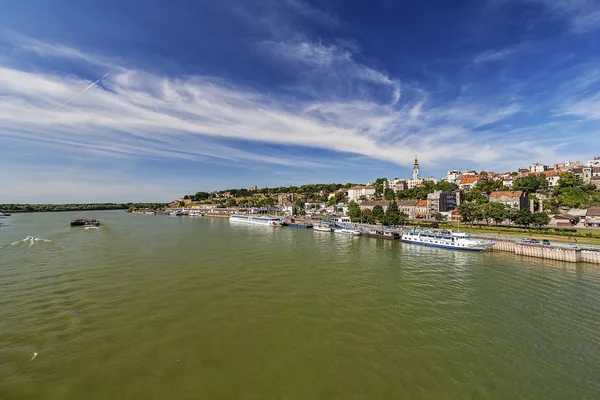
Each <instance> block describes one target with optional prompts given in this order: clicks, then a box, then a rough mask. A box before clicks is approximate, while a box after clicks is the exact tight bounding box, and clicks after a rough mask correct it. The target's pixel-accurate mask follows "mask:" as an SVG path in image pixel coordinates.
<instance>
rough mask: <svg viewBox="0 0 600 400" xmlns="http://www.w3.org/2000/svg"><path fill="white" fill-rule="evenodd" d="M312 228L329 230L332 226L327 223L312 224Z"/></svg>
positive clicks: (320, 230)
mask: <svg viewBox="0 0 600 400" xmlns="http://www.w3.org/2000/svg"><path fill="white" fill-rule="evenodd" d="M313 229H314V230H315V231H319V232H331V230H332V228H331V225H329V224H314V225H313Z"/></svg>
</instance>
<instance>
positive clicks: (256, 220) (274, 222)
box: [229, 215, 282, 226]
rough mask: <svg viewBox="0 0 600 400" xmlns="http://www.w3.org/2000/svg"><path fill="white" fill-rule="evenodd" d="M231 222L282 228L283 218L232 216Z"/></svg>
mask: <svg viewBox="0 0 600 400" xmlns="http://www.w3.org/2000/svg"><path fill="white" fill-rule="evenodd" d="M229 222H241V223H244V224H255V225H268V226H281V223H282V222H281V218H277V217H254V216H251V215H232V216H230V217H229Z"/></svg>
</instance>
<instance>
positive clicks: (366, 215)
mask: <svg viewBox="0 0 600 400" xmlns="http://www.w3.org/2000/svg"><path fill="white" fill-rule="evenodd" d="M362 214H363V215H362V222H364V223H366V224H374V223H375V218H374V217H373V212H372V211H371V210H369V209H368V208H367V209H366V210H363V213H362Z"/></svg>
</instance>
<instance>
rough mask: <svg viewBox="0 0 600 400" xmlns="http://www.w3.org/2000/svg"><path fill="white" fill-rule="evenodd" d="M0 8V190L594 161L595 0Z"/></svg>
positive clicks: (235, 1) (56, 196)
mask: <svg viewBox="0 0 600 400" xmlns="http://www.w3.org/2000/svg"><path fill="white" fill-rule="evenodd" d="M0 6H1V8H2V12H1V13H0V135H1V136H2V138H1V142H0V167H1V168H0V203H4V202H33V203H41V202H66V201H70V202H75V201H81V202H83V201H146V200H147V201H168V200H171V199H173V198H175V197H179V196H180V195H182V194H185V193H188V192H196V191H199V190H204V191H210V190H217V189H224V188H229V187H249V186H252V185H254V184H257V185H259V186H265V185H267V186H279V185H288V184H296V185H298V184H302V183H311V182H347V181H354V182H369V181H373V180H375V179H376V178H378V177H383V176H385V177H390V178H393V177H401V176H409V175H410V169H411V167H412V162H413V159H414V155H415V154H418V155H419V159H420V161H421V171H422V174H423V175H436V176H438V177H439V176H443V175H444V174H445V171H446V170H448V169H454V168H459V169H462V168H475V169H477V170H480V169H485V170H494V171H507V170H514V169H516V168H518V167H520V166H526V165H528V164H529V163H531V162H544V163H547V164H551V163H555V162H559V161H564V160H567V159H569V160H580V161H586V160H588V159H591V158H592V157H593V156H598V155H600V122H599V121H600V91H599V89H600V3H599V2H598V1H596V0H477V1H475V0H473V1H452V2H449V1H444V0H436V1H434V0H423V1H419V2H409V1H399V0H398V1H393V0H378V1H370V2H365V1H349V0H312V1H309V0H255V1H250V0H246V1H243V0H220V1H205V0H200V1H172V2H165V1H157V0H144V1H138V0H129V1H114V0H109V1H103V2H87V1H78V0H63V1H46V0H29V1H20V2H15V1H2V0H0ZM102 77H104V78H102ZM101 78H102V79H101ZM99 79H100V81H98V80H99ZM97 81H98V82H97Z"/></svg>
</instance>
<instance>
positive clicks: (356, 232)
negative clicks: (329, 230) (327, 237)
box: [333, 228, 361, 236]
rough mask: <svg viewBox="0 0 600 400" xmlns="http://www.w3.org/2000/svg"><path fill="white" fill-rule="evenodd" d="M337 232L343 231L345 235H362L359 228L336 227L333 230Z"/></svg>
mask: <svg viewBox="0 0 600 400" xmlns="http://www.w3.org/2000/svg"><path fill="white" fill-rule="evenodd" d="M333 231H334V232H335V233H341V234H343V235H353V236H360V235H361V233H360V231H359V230H358V229H348V228H336V229H334V230H333Z"/></svg>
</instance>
